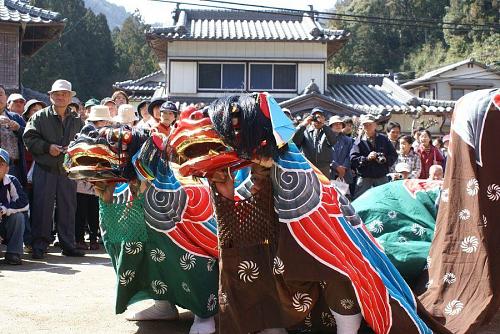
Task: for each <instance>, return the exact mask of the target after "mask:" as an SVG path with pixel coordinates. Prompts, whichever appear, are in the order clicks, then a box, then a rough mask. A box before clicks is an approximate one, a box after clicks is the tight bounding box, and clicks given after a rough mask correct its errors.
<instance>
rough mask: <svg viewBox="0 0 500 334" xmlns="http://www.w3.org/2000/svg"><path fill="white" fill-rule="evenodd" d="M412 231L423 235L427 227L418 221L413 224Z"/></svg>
mask: <svg viewBox="0 0 500 334" xmlns="http://www.w3.org/2000/svg"><path fill="white" fill-rule="evenodd" d="M411 231H412V232H413V234H415V235H418V236H419V237H421V236H423V235H424V233H425V227H423V226H422V225H419V224H417V223H414V224H413V225H412V226H411Z"/></svg>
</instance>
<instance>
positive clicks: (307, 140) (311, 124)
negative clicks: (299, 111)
mask: <svg viewBox="0 0 500 334" xmlns="http://www.w3.org/2000/svg"><path fill="white" fill-rule="evenodd" d="M337 137H338V134H336V133H335V132H333V131H332V129H331V128H330V127H329V126H328V125H327V124H326V118H325V112H324V111H323V110H322V109H321V108H318V107H316V108H314V109H313V110H312V112H311V115H310V116H308V117H306V118H305V119H304V120H303V121H302V122H301V123H300V124H299V126H298V127H297V131H296V132H295V134H294V135H293V138H292V140H293V142H294V143H295V145H297V146H298V147H300V148H301V150H302V152H303V153H304V155H305V156H306V158H307V159H308V160H309V161H310V162H311V163H312V164H313V165H314V166H316V168H318V169H319V170H320V171H321V173H323V175H325V176H326V177H328V178H329V177H330V164H331V162H332V158H333V152H332V146H333V145H335V143H336V142H337Z"/></svg>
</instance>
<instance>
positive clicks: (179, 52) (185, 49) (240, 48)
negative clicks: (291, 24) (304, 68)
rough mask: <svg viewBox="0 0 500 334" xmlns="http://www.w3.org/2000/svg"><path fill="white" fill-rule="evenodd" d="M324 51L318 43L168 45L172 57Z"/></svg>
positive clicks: (303, 55)
mask: <svg viewBox="0 0 500 334" xmlns="http://www.w3.org/2000/svg"><path fill="white" fill-rule="evenodd" d="M326 52H327V51H326V44H322V43H319V42H318V43H315V42H249V41H234V42H233V41H231V42H210V41H207V42H205V41H175V42H172V43H170V44H169V46H168V57H169V58H171V59H172V58H175V59H193V58H203V59H218V60H219V59H227V60H232V59H243V60H257V59H262V60H280V61H281V60H283V61H285V60H287V61H300V60H326V58H327V53H326Z"/></svg>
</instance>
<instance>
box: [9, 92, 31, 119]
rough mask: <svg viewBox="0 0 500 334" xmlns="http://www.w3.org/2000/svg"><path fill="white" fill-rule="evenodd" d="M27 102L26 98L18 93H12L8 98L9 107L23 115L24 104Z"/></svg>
mask: <svg viewBox="0 0 500 334" xmlns="http://www.w3.org/2000/svg"><path fill="white" fill-rule="evenodd" d="M25 104H26V99H25V98H24V97H23V96H22V95H21V94H18V93H12V94H10V95H9V98H8V99H7V109H9V111H10V112H15V113H16V114H18V115H22V114H23V111H24V105H25Z"/></svg>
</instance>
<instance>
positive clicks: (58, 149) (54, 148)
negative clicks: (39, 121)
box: [49, 144, 63, 157]
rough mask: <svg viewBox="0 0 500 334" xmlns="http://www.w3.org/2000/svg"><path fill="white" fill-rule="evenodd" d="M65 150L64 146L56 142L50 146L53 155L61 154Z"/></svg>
mask: <svg viewBox="0 0 500 334" xmlns="http://www.w3.org/2000/svg"><path fill="white" fill-rule="evenodd" d="M62 151H63V149H62V147H61V146H59V145H56V144H52V145H50V147H49V154H50V155H51V156H53V157H57V156H59V154H61V153H62Z"/></svg>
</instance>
